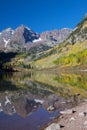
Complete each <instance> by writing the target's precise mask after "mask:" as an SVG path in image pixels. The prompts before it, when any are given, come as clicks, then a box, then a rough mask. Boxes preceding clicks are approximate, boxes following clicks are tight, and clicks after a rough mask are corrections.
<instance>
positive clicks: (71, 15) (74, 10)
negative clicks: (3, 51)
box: [0, 0, 87, 33]
mask: <svg viewBox="0 0 87 130" xmlns="http://www.w3.org/2000/svg"><path fill="white" fill-rule="evenodd" d="M86 12H87V0H0V31H1V30H3V29H5V28H8V27H12V28H13V29H15V28H16V27H17V26H19V25H21V24H24V25H26V26H29V27H30V28H32V29H33V30H34V31H36V32H38V33H41V32H43V31H46V30H53V29H61V28H64V27H68V28H74V27H75V26H76V24H77V23H78V22H79V21H80V20H81V19H82V18H83V16H84V15H85V13H86Z"/></svg>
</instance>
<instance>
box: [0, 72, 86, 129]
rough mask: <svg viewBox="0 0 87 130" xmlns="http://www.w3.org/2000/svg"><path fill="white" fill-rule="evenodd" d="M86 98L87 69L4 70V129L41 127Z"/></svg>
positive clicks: (0, 112) (0, 119)
mask: <svg viewBox="0 0 87 130" xmlns="http://www.w3.org/2000/svg"><path fill="white" fill-rule="evenodd" d="M76 94H77V95H79V96H78V97H75V95H76ZM85 99H87V73H86V72H81V71H80V72H73V73H70V72H69V73H68V72H67V73H65V72H61V73H56V72H54V71H38V72H31V73H30V72H17V73H0V130H40V129H41V128H42V127H44V126H45V125H46V124H47V123H48V122H51V121H52V120H53V119H55V118H57V117H58V116H59V112H60V110H63V109H65V108H72V107H73V106H76V105H78V103H80V102H83V101H84V100H85ZM50 106H51V107H52V106H53V107H54V110H53V111H51V110H50Z"/></svg>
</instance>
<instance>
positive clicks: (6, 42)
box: [3, 38, 10, 47]
mask: <svg viewBox="0 0 87 130" xmlns="http://www.w3.org/2000/svg"><path fill="white" fill-rule="evenodd" d="M3 40H4V42H5V47H6V46H7V44H8V42H9V41H10V39H8V40H6V39H4V38H3Z"/></svg>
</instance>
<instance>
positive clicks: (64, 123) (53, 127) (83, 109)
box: [41, 101, 87, 130]
mask: <svg viewBox="0 0 87 130" xmlns="http://www.w3.org/2000/svg"><path fill="white" fill-rule="evenodd" d="M61 129H62V130H87V102H86V101H85V102H83V103H80V104H79V105H77V106H76V107H74V108H71V109H66V110H64V111H61V112H60V117H58V118H55V119H54V120H53V121H51V122H50V123H48V124H47V125H46V126H44V127H43V128H42V129H41V130H61Z"/></svg>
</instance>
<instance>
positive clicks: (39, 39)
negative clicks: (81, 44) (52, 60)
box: [33, 38, 42, 43]
mask: <svg viewBox="0 0 87 130" xmlns="http://www.w3.org/2000/svg"><path fill="white" fill-rule="evenodd" d="M41 40H42V39H41V38H38V39H35V40H33V43H35V42H39V41H41Z"/></svg>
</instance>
